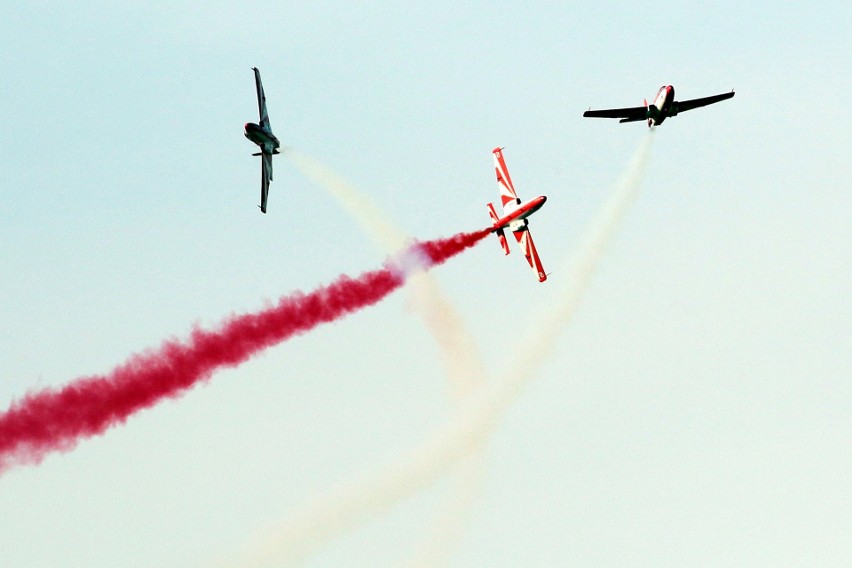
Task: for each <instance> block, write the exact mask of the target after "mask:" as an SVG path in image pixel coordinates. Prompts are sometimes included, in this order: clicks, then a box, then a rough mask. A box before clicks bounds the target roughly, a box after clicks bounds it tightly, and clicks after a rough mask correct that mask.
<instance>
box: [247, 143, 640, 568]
mask: <svg viewBox="0 0 852 568" xmlns="http://www.w3.org/2000/svg"><path fill="white" fill-rule="evenodd" d="M652 140H653V131H650V133H649V134H648V136H646V137H645V139H644V140H643V141H642V143H641V144H640V147H639V149H638V150H637V152H636V153H635V154H634V156H633V159H632V160H631V162H630V165H629V167H628V170H627V172H626V173H625V175H624V176H623V177H622V178H621V179H620V180H619V182H618V184H617V185H616V187H615V190H614V191H613V193H612V195H611V196H610V198H609V200H608V201H607V202H606V204H605V205H604V207H603V208H602V209H601V211H600V213H599V214H598V216H597V217H596V219H595V220H594V221H593V222H592V224H591V225H590V227H589V229H588V230H587V232H586V237H585V238H584V240H583V242H582V245H581V247H580V249H579V253H578V254H577V255H576V256H575V257H573V260H571V261H570V262H569V265H568V266H569V268H568V270H567V271H566V272H565V273H566V274H567V275H568V277H567V279H566V282H565V287H564V289H562V291H561V293H560V294H559V296H558V297H557V298H556V299H555V300H554V301H551V302H550V303H549V304H548V307H549V310H548V312H547V314H546V315H545V316H544V318H543V319H542V320H539V321H536V322H534V324H533V326H532V331H531V332H530V333H528V334H527V335H526V339H525V340H524V341H523V342H522V344H521V347H520V349H518V351H517V352H516V354H515V359H514V360H513V361H512V362H510V364H509V366H508V369H509V371H508V373H506V375H504V376H503V377H502V378H501V379H500V380H499V381H497V382H496V383H495V384H494V385H493V386H491V387H490V388H488V387H486V388H483V389H481V391H480V393H479V394H478V396H475V397H471V399H470V400H469V401H468V403H467V404H466V405H465V406H464V407H463V408H462V410H461V411H460V412H459V413H458V414H457V416H456V418H455V419H454V420H453V421H452V422H451V423H450V424H448V425H446V426H445V427H443V428H441V429H440V430H438V431H436V432H435V433H434V435H433V436H432V437H431V438H429V439H428V440H427V441H426V442H425V443H424V444H423V445H421V446H420V447H419V448H417V449H416V450H414V451H412V452H409V453H407V454H405V455H403V456H402V458H401V459H399V460H397V461H396V462H394V463H392V464H390V465H389V466H387V467H385V468H384V469H382V470H380V471H379V472H378V473H377V474H375V475H374V476H367V477H362V478H360V479H357V480H354V481H350V482H347V483H345V484H343V485H341V486H339V487H338V488H337V489H336V490H335V491H333V492H331V493H329V494H327V495H326V496H325V497H323V498H320V499H318V500H316V501H313V502H311V503H308V504H307V505H306V506H304V507H303V508H302V509H300V510H299V511H297V512H296V513H295V514H294V515H293V516H291V517H290V518H289V519H288V520H286V521H285V522H284V523H283V524H282V525H280V526H278V527H276V528H273V529H271V530H269V531H268V532H267V533H266V534H265V535H263V536H261V537H260V538H259V539H258V540H257V542H256V543H255V546H253V547H251V549H250V555H249V556H248V557H243V558H242V559H241V561H240V562H239V563H237V564H233V565H239V566H246V565H249V566H271V565H276V566H279V565H293V564H297V563H299V562H301V561H302V560H303V559H304V558H305V557H306V556H307V555H309V554H310V553H312V552H313V551H314V550H315V549H317V548H318V547H319V546H321V545H322V544H324V543H326V542H328V541H329V540H330V539H332V538H334V537H335V536H337V535H339V534H340V533H342V532H344V531H345V530H347V529H348V528H349V527H351V526H354V525H355V524H357V523H361V522H365V521H366V520H369V519H371V518H373V517H375V516H378V515H379V514H381V513H383V512H385V511H386V510H388V509H389V508H390V507H392V506H393V505H394V504H395V503H397V502H398V501H400V500H402V499H404V498H406V497H409V496H411V495H412V494H414V493H416V492H417V491H419V490H421V489H422V488H424V487H426V486H427V485H428V484H429V483H431V482H432V481H434V480H435V479H436V478H437V477H438V476H440V475H441V474H443V473H445V472H446V471H448V470H450V469H451V468H452V467H454V466H455V465H457V464H459V463H460V462H462V461H463V460H464V459H465V458H467V457H469V456H471V455H472V454H475V453H477V452H479V451H481V449H482V448H483V446H484V445H485V444H486V443H487V441H488V439H489V438H490V436H491V434H492V433H493V431H494V430H495V429H496V427H497V426H498V425H499V422H500V419H501V418H502V416H503V414H504V413H505V411H506V409H507V408H508V407H509V406H510V405H511V403H512V402H513V401H514V400H515V399H516V398H517V396H518V394H519V392H520V391H521V390H522V388H523V387H524V386H525V385H526V384H527V383H528V382H529V381H530V380H531V379H532V378H533V377H534V376H535V375H536V374H537V373H538V371H539V369H540V367H541V365H542V363H543V361H544V359H545V358H546V357H547V356H548V355H550V353H551V352H552V350H553V347H554V345H555V342H556V339H557V336H558V335H559V333H560V332H561V331H562V329H563V328H564V327H565V326H566V325H567V324H568V323H569V322H570V321H571V318H572V317H573V315H574V313H575V311H576V309H577V306H578V303H579V300H580V298H581V297H582V294H583V292H584V291H585V290H586V288H587V287H588V284H589V282H590V280H591V277H592V275H593V274H594V271H595V268H596V267H597V264H598V261H599V260H600V258H601V255H602V254H603V252H604V251H605V249H606V246H607V245H608V244H609V242H610V240H611V237H612V234H613V233H614V232H615V229H616V228H617V227H618V224H619V222H620V220H621V219H622V217H623V216H624V214H625V212H626V211H627V210H628V208H629V207H630V205H631V204H632V203H633V201H634V199H635V197H636V194H637V191H638V189H639V186H640V184H641V181H642V178H643V175H644V172H645V167H646V165H647V163H648V158H649V155H650V148H651V143H652Z"/></svg>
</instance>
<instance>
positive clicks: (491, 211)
mask: <svg viewBox="0 0 852 568" xmlns="http://www.w3.org/2000/svg"><path fill="white" fill-rule="evenodd" d="M488 215H489V216H490V217H491V220H492V221H493V222H494V232H495V233H497V238H498V239H500V246H502V247H503V252H504V253H505V254H509V241H507V240H506V233H505V232H504V231H503V229H502V227H501V228H497V221H499V220H500V218H499V217H498V216H497V212H496V211H495V210H494V206H493V205H491V204H490V203H489V204H488Z"/></svg>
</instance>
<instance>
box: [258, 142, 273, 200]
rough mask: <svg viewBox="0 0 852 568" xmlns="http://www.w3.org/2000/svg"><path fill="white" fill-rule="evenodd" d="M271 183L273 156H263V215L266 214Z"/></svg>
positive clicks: (261, 193) (261, 187)
mask: <svg viewBox="0 0 852 568" xmlns="http://www.w3.org/2000/svg"><path fill="white" fill-rule="evenodd" d="M270 181H272V154H262V155H261V157H260V210H261V211H262V212H263V213H266V200H267V199H269V182H270Z"/></svg>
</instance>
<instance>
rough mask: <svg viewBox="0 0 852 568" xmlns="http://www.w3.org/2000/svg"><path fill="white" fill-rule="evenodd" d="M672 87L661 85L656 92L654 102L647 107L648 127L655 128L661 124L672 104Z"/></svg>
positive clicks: (673, 94) (673, 93)
mask: <svg viewBox="0 0 852 568" xmlns="http://www.w3.org/2000/svg"><path fill="white" fill-rule="evenodd" d="M674 96H675V92H674V87H672V86H671V85H663V86H662V87H660V90H659V91H657V96H656V97H654V102H653V103H651V104H650V105H648V116H647V119H648V126H657V125H659V124H662V123H663V121H664V120H665V119H666V117H668V116H669V112H670V111H671V109H672V103H674Z"/></svg>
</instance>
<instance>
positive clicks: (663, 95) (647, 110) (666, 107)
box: [583, 85, 734, 127]
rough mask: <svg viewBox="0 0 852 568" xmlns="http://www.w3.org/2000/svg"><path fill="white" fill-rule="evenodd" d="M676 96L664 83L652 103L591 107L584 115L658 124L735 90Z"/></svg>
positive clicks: (727, 95) (730, 95)
mask: <svg viewBox="0 0 852 568" xmlns="http://www.w3.org/2000/svg"><path fill="white" fill-rule="evenodd" d="M674 96H675V93H674V87H672V86H671V85H663V86H662V87H660V90H659V91H657V96H656V97H654V102H653V103H651V104H650V105H649V104H648V101H647V99H646V100H644V101H642V102H643V103H644V106H640V107H629V108H610V109H605V110H591V109H590V110H587V111H586V112H584V113H583V116H586V117H592V118H620V119H621V120H619V121H618V122H639V121H640V120H646V121H647V122H648V126H649V127H650V126H657V125H658V124H662V123H663V121H664V120H665V119H666V118H667V117H669V116H677V115H678V113H681V112H686V111H688V110H692V109H694V108H698V107H703V106H707V105H712V104H713V103H718V102H719V101H724V100H725V99H730V98H731V97H733V96H734V91H731V92H730V93H722V94H721V95H713V96H712V97H704V98H701V99H690V100H688V101H676V100H674Z"/></svg>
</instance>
